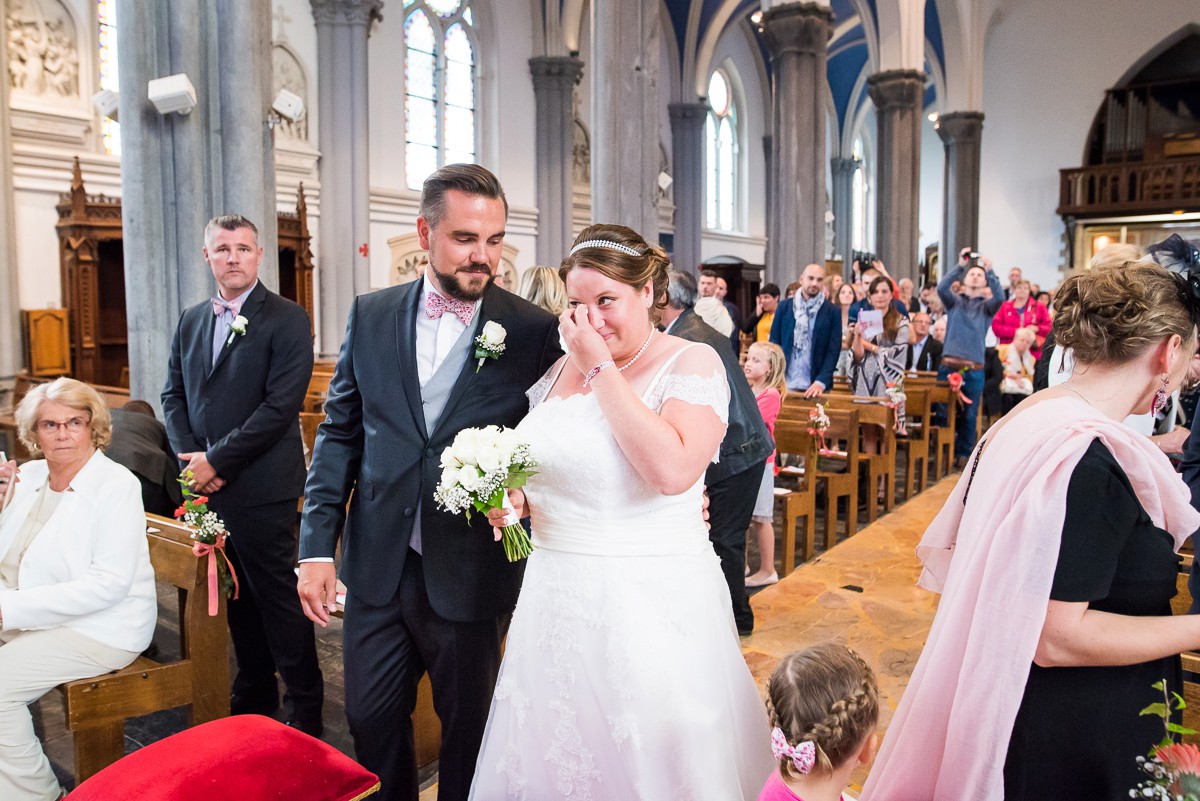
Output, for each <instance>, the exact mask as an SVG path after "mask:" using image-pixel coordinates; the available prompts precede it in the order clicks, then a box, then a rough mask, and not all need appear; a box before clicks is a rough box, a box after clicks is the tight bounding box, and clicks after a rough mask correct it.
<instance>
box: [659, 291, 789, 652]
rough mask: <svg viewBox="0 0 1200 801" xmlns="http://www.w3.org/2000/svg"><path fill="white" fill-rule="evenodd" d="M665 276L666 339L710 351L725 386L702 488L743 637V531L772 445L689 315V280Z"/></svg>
mask: <svg viewBox="0 0 1200 801" xmlns="http://www.w3.org/2000/svg"><path fill="white" fill-rule="evenodd" d="M670 276H671V280H670V284H669V287H668V290H667V307H666V308H665V309H663V316H662V323H663V325H664V326H665V327H666V331H667V333H668V334H671V335H672V336H677V337H680V338H682V339H686V340H689V341H691V342H703V343H704V344H706V345H708V346H710V347H711V348H712V349H713V350H715V351H716V352H717V354H718V355H719V356H720V357H721V362H722V363H723V364H724V365H725V377H726V380H727V381H728V382H729V425H728V428H726V430H725V439H723V440H722V441H721V456H720V459H719V460H718V461H717V463H716V464H713V465H710V466H709V468H708V470H707V472H705V474H704V484H705V491H706V492H707V493H708V499H709V518H708V523H709V530H708V538H709V540H710V541H711V542H712V544H713V550H714V551H716V554H717V556H718V557H719V558H720V560H721V572H723V573H724V574H725V583H726V584H728V585H729V597H730V601H731V602H732V604H733V619H734V622H735V623H736V624H737V630H738V634H741V635H742V636H745V635H747V634H749V633H750V632H751V631H753V630H754V612H753V611H752V610H751V609H750V601H749V599H748V598H747V597H746V529H747V528H748V527H749V526H750V517H751V516H752V515H753V514H754V502H755V500H756V499H757V498H758V486H759V484H761V483H762V479H763V469H764V467H765V465H766V461H767V457H768V456H770V455H771V451H773V450H774V449H775V445H774V443H773V442H772V441H771V435H770V433H769V432H768V431H767V426H766V423H764V422H763V419H762V414H760V413H759V411H758V402H757V401H756V400H755V399H754V393H753V392H751V391H750V384H749V383H747V381H746V375H745V374H744V373H743V372H742V368H741V366H739V364H738V359H737V357H736V356H734V355H733V348H732V347H730V345H729V340H728V339H727V338H726V337H723V336H721V334H720V332H718V331H717V330H716V329H715V328H713V327H712V326H710V325H708V323H706V322H704V321H703V320H701V319H700V316H699V315H698V314H696V313H695V312H694V311H692V307H693V306H695V305H696V292H697V290H696V281H695V279H694V278H692V276H690V275H688V274H687V273H684V272H681V271H679V270H676V269H672V270H671V271H670Z"/></svg>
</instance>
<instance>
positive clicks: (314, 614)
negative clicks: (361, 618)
mask: <svg viewBox="0 0 1200 801" xmlns="http://www.w3.org/2000/svg"><path fill="white" fill-rule="evenodd" d="M296 591H297V592H298V593H300V606H301V607H302V608H303V609H304V616H305V617H307V618H308V619H309V620H311V621H312V622H313V623H316V624H317V625H318V626H321V627H322V628H323V627H325V626H328V625H329V613H330V612H336V611H337V570H336V568H334V566H333V562H301V563H300V578H299V580H298V581H297V582H296Z"/></svg>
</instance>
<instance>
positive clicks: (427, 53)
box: [404, 0, 477, 189]
mask: <svg viewBox="0 0 1200 801" xmlns="http://www.w3.org/2000/svg"><path fill="white" fill-rule="evenodd" d="M404 9H405V14H406V15H407V16H406V17H405V21H404V136H405V139H404V163H405V175H406V180H407V183H408V187H409V189H420V188H421V184H422V183H424V181H425V179H426V178H427V177H429V174H430V173H431V172H433V171H434V170H436V169H437V168H439V167H443V166H445V165H446V164H456V163H463V162H474V161H475V151H476V129H477V125H476V118H475V95H476V91H475V65H476V63H477V59H476V45H475V40H474V31H473V29H472V23H473V20H474V18H473V16H472V14H471V9H470V8H469V7H467V6H466V5H465V3H464V2H463V0H404Z"/></svg>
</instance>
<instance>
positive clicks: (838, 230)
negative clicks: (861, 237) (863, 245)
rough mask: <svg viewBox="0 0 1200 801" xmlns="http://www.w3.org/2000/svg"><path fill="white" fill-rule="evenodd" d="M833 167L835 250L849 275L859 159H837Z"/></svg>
mask: <svg viewBox="0 0 1200 801" xmlns="http://www.w3.org/2000/svg"><path fill="white" fill-rule="evenodd" d="M831 166H832V167H833V250H834V252H835V253H836V254H837V255H838V256H841V257H842V273H843V275H846V274H848V272H847V271H848V270H849V268H850V264H851V259H850V251H851V250H852V249H853V243H854V171H855V170H856V169H858V159H854V158H849V159H843V158H836V159H833V161H832V162H831Z"/></svg>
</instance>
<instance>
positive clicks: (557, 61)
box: [529, 56, 583, 267]
mask: <svg viewBox="0 0 1200 801" xmlns="http://www.w3.org/2000/svg"><path fill="white" fill-rule="evenodd" d="M529 72H530V74H531V75H532V76H533V96H534V100H535V102H536V103H537V112H536V113H537V133H536V137H537V139H536V143H537V155H536V159H537V163H536V172H537V205H538V234H537V260H538V263H539V264H544V265H547V266H550V267H553V266H556V265H558V263H559V262H561V261H562V259H563V257H564V256H566V255H567V251H568V250H569V249H570V247H571V242H572V240H574V238H575V237H574V236H572V234H571V221H572V216H573V209H574V206H575V200H574V194H573V192H572V184H573V181H572V180H571V178H572V166H573V164H574V152H573V151H574V147H575V103H574V94H575V84H577V83H579V79H580V78H582V77H583V62H582V61H580V60H579V59H577V58H575V57H574V56H535V57H533V58H531V59H529Z"/></svg>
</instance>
